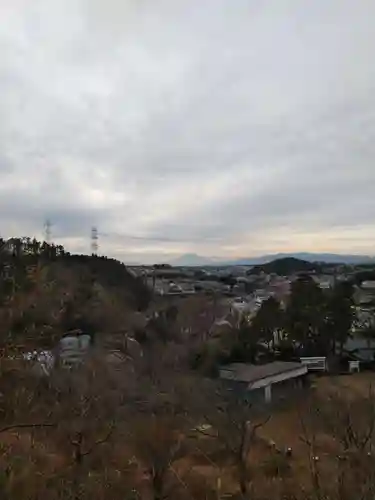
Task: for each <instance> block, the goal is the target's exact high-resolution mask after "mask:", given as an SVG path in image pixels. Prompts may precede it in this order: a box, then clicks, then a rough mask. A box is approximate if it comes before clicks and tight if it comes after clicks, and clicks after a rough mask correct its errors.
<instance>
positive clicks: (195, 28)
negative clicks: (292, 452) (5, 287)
mask: <svg viewBox="0 0 375 500" xmlns="http://www.w3.org/2000/svg"><path fill="white" fill-rule="evenodd" d="M374 16H375V3H374V2H373V1H372V0H358V1H357V2H353V0H331V1H330V2H327V1H326V0H308V1H306V2H300V1H299V0H284V1H283V2H279V1H278V0H272V1H270V2H263V1H261V0H236V1H235V2H233V1H230V0H204V1H202V0H178V1H176V0H156V1H155V0H107V1H106V2H102V1H101V0H34V1H33V2H29V1H28V0H13V2H3V3H2V4H1V6H0V17H1V19H2V23H1V24H0V96H1V97H0V222H1V228H2V230H1V232H2V234H4V235H5V236H11V235H19V234H28V235H35V236H37V237H41V236H42V230H43V222H44V220H45V219H46V218H47V217H48V218H50V219H51V221H52V223H53V226H52V234H53V236H54V238H55V239H57V240H58V241H59V242H60V243H63V244H65V245H66V246H67V247H68V248H69V249H70V250H73V251H89V237H90V230H91V226H92V225H97V226H98V230H99V235H100V247H101V251H102V252H103V253H106V254H108V255H113V256H116V257H119V258H122V259H125V260H132V261H141V260H144V261H149V262H152V261H153V260H155V259H162V258H166V257H167V256H169V255H172V254H176V253H183V252H197V253H200V254H202V255H215V256H220V257H233V256H246V255H255V254H259V253H263V252H273V251H275V252H277V251H288V250H290V251H292V250H295V251H298V250H306V251H335V252H340V251H341V252H353V253H356V252H357V253H368V254H375V250H374V249H375V196H374V188H375V167H374V160H375V93H374V91H375V66H374V64H373V61H374V56H375V32H374V31H373V19H374Z"/></svg>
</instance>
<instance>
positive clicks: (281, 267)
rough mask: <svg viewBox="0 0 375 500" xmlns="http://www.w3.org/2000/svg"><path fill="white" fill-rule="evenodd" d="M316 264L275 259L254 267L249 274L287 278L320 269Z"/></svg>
mask: <svg viewBox="0 0 375 500" xmlns="http://www.w3.org/2000/svg"><path fill="white" fill-rule="evenodd" d="M320 267H321V266H320V265H319V264H317V263H312V262H308V261H306V260H301V259H296V258H295V257H285V258H282V259H276V260H273V261H272V262H268V263H267V264H262V265H258V266H254V267H253V268H252V269H251V270H250V271H249V273H251V274H260V273H262V272H264V273H266V274H278V275H279V276H288V275H290V274H294V273H300V272H312V271H317V270H319V269H320Z"/></svg>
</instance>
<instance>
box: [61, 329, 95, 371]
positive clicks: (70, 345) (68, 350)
mask: <svg viewBox="0 0 375 500" xmlns="http://www.w3.org/2000/svg"><path fill="white" fill-rule="evenodd" d="M90 345H91V337H90V336H89V335H86V334H83V335H74V334H71V335H66V336H64V337H62V338H61V339H60V341H59V345H58V356H59V360H60V363H61V365H62V366H63V367H67V368H70V367H73V366H78V365H79V364H81V363H82V362H83V360H84V358H85V356H86V354H87V352H88V350H89V347H90Z"/></svg>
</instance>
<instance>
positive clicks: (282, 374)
mask: <svg viewBox="0 0 375 500" xmlns="http://www.w3.org/2000/svg"><path fill="white" fill-rule="evenodd" d="M307 371H308V370H307V366H305V365H303V364H302V363H292V362H287V361H274V362H273V363H267V364H265V365H252V364H249V363H232V364H230V365H226V366H222V367H221V369H220V378H221V379H222V380H226V381H231V382H236V383H239V384H240V385H242V387H243V388H244V389H246V390H247V391H257V390H263V389H264V400H265V401H266V403H270V402H271V401H272V388H273V387H274V388H275V389H277V388H279V387H280V385H283V386H284V387H285V384H286V385H288V386H289V387H292V386H298V385H300V386H302V383H303V380H304V379H305V377H306V375H307Z"/></svg>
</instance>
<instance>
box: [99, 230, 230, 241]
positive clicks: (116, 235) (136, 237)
mask: <svg viewBox="0 0 375 500" xmlns="http://www.w3.org/2000/svg"><path fill="white" fill-rule="evenodd" d="M100 236H103V237H105V238H112V237H114V238H122V239H128V240H137V241H158V242H170V243H178V242H181V243H190V242H196V243H200V242H203V241H212V242H219V241H221V240H222V237H207V236H201V237H198V238H178V237H176V238H172V237H168V236H139V235H134V234H123V233H115V232H111V233H100Z"/></svg>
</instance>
